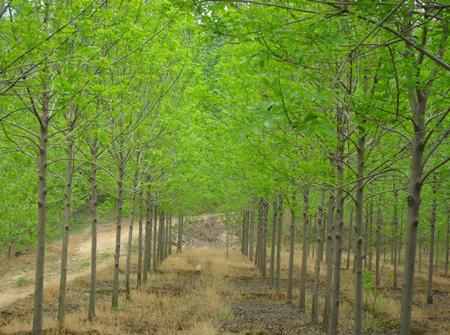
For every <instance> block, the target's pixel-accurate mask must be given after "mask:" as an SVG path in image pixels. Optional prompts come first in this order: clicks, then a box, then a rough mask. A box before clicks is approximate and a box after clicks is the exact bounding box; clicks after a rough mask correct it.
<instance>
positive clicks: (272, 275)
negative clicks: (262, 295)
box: [269, 197, 278, 287]
mask: <svg viewBox="0 0 450 335" xmlns="http://www.w3.org/2000/svg"><path fill="white" fill-rule="evenodd" d="M277 222H278V204H277V198H276V197H274V199H273V203H272V238H271V241H270V275H269V277H270V285H271V286H272V287H273V286H274V285H275V265H276V263H275V244H276V243H275V239H276V236H277Z"/></svg>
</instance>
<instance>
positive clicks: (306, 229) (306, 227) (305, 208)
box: [298, 185, 309, 312]
mask: <svg viewBox="0 0 450 335" xmlns="http://www.w3.org/2000/svg"><path fill="white" fill-rule="evenodd" d="M308 212H309V189H308V185H305V187H304V189H303V244H302V265H301V272H300V299H299V304H298V308H299V310H300V311H302V312H304V311H305V309H306V281H307V270H308V245H309V236H308V232H309V213H308Z"/></svg>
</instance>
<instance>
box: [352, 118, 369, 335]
mask: <svg viewBox="0 0 450 335" xmlns="http://www.w3.org/2000/svg"><path fill="white" fill-rule="evenodd" d="M365 144H366V132H365V129H364V126H363V125H362V124H360V125H359V126H358V144H357V148H356V150H357V163H356V164H357V175H356V178H357V181H356V196H355V235H356V243H355V324H354V330H355V335H361V334H363V332H364V325H363V276H362V270H363V268H362V266H363V245H364V241H363V235H362V226H363V208H364V163H365ZM352 214H353V212H352ZM348 258H349V257H347V268H348Z"/></svg>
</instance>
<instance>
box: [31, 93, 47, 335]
mask: <svg viewBox="0 0 450 335" xmlns="http://www.w3.org/2000/svg"><path fill="white" fill-rule="evenodd" d="M49 101H50V93H49V91H48V88H47V87H44V92H43V94H42V115H41V116H39V123H40V132H39V178H38V179H39V184H38V189H39V200H38V229H37V244H36V273H35V281H34V314H33V335H41V334H42V312H43V298H44V266H45V264H44V263H45V224H46V210H47V164H48V163H47V152H48V143H47V140H48V123H49Z"/></svg>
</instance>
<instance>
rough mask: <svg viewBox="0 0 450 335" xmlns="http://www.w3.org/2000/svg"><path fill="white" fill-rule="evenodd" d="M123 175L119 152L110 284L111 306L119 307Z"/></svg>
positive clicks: (121, 154)
mask: <svg viewBox="0 0 450 335" xmlns="http://www.w3.org/2000/svg"><path fill="white" fill-rule="evenodd" d="M124 177H125V158H124V157H123V153H122V152H120V153H119V179H118V180H117V205H116V206H117V207H116V210H117V217H116V245H115V251H114V275H113V285H112V308H113V309H116V308H117V307H119V266H120V243H121V241H120V238H121V235H122V208H123V199H124V190H123V180H124Z"/></svg>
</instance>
